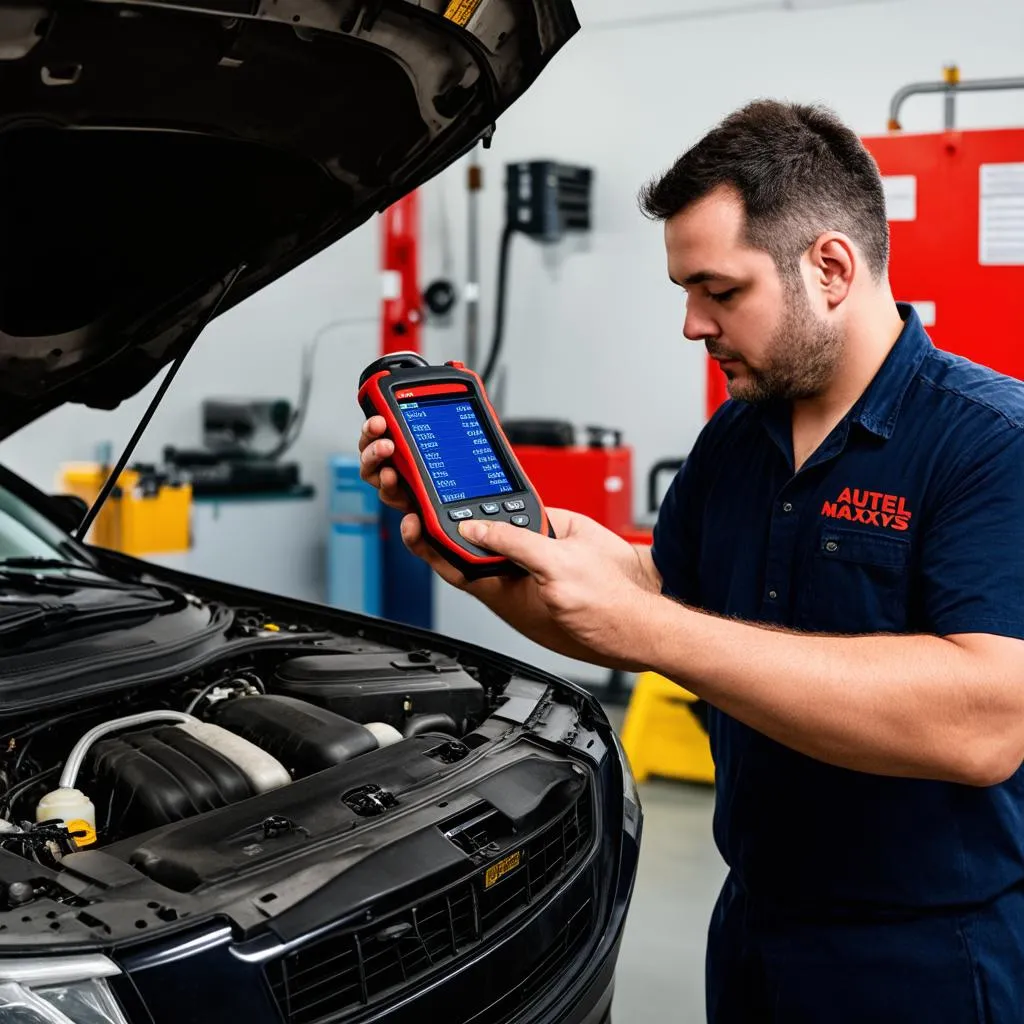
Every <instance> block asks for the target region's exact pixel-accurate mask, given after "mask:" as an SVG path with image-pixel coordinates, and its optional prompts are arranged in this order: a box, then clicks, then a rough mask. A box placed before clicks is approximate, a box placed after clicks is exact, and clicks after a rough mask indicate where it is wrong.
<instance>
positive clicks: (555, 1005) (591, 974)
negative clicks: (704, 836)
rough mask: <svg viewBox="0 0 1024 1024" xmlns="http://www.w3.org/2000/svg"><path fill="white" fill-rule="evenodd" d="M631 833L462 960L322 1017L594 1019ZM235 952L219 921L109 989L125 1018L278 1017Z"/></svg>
mask: <svg viewBox="0 0 1024 1024" xmlns="http://www.w3.org/2000/svg"><path fill="white" fill-rule="evenodd" d="M606 824H611V822H608V821H607V819H606ZM616 824H617V823H616ZM615 831H616V832H617V831H618V830H617V829H616V830H615ZM635 833H636V834H635V835H632V834H630V832H628V831H622V832H621V833H619V836H621V841H620V842H614V843H613V842H611V841H610V840H609V839H608V836H607V833H605V835H604V837H603V839H602V845H603V846H604V847H605V852H606V853H611V852H612V850H613V849H614V850H615V853H616V854H617V856H615V857H614V858H613V859H609V858H603V857H601V856H598V857H596V858H594V859H593V860H592V861H590V862H589V863H588V864H587V865H585V866H584V868H583V869H581V870H580V871H579V872H577V874H576V875H575V876H574V877H573V878H572V879H571V880H568V881H567V882H566V884H565V885H564V886H562V887H561V889H560V890H559V891H558V892H557V893H555V894H553V895H552V896H551V897H550V898H548V899H546V900H545V902H544V904H543V906H538V907H537V908H536V909H535V910H534V911H533V912H532V913H530V914H529V915H527V917H526V918H524V919H522V920H521V921H520V923H519V924H518V925H517V926H516V927H515V929H514V930H513V931H511V932H510V933H508V934H506V935H504V936H503V937H502V938H501V939H500V940H498V941H496V942H493V943H491V944H489V945H488V946H487V947H486V948H485V949H482V950H481V951H480V952H479V953H478V955H477V956H476V957H474V958H473V959H472V960H470V961H469V962H463V963H460V964H458V965H457V966H456V965H453V969H452V970H450V971H449V972H448V973H447V974H445V975H444V976H443V977H441V978H439V979H436V980H434V981H433V982H432V983H430V984H428V985H424V986H418V987H415V988H414V989H411V990H410V992H409V994H408V995H407V996H406V997H404V998H400V999H399V1000H398V1001H397V1002H395V1001H391V1002H389V1003H388V1004H387V1005H384V1006H380V1007H379V1008H373V1007H367V1008H364V1009H363V1010H361V1011H358V1010H357V1011H355V1012H352V1011H349V1012H344V1013H339V1014H337V1015H336V1016H335V1015H331V1014H330V1013H329V1012H328V1013H327V1015H326V1016H325V1017H324V1018H322V1019H323V1020H324V1021H334V1020H337V1021H338V1022H339V1024H340V1022H342V1021H344V1022H346V1024H347V1022H349V1021H352V1022H358V1024H369V1022H370V1021H373V1022H381V1024H422V1022H423V1021H425V1020H447V1021H450V1022H451V1024H460V1022H462V1021H473V1024H478V1022H479V1024H484V1022H486V1024H603V1022H605V1021H606V1020H607V1019H608V1015H609V1012H610V1007H611V1001H612V995H613V990H614V974H615V965H616V961H617V958H618V952H619V947H620V944H621V941H622V935H623V930H624V926H625V920H626V912H627V909H628V906H629V902H630V899H631V896H632V890H633V884H634V881H635V876H636V868H637V861H638V856H639V822H637V827H636V829H635ZM613 834H614V833H613ZM616 848H617V849H616ZM245 948H246V947H245V944H238V943H235V942H234V941H233V940H232V937H231V931H230V929H229V928H226V927H224V926H223V924H220V925H212V924H211V925H209V926H207V927H206V928H203V929H195V930H193V931H191V932H190V933H189V934H187V935H181V936H179V937H178V938H177V940H176V941H175V942H174V943H173V944H171V943H167V944H160V945H159V946H156V947H154V946H149V947H148V948H140V949H139V950H138V952H137V953H135V954H134V955H133V954H128V955H122V956H121V957H119V959H120V962H121V966H122V968H123V970H124V974H123V975H122V976H121V977H120V978H118V979H114V981H115V989H116V991H117V994H118V996H119V997H120V999H121V1001H122V1004H123V1005H124V1006H125V1009H126V1011H127V1013H128V1017H129V1019H130V1020H131V1021H132V1024H143V1022H146V1024H181V1022H182V1021H189V1022H190V1024H206V1022H209V1024H214V1022H217V1024H220V1022H223V1021H226V1020H242V1019H244V1020H245V1021H246V1022H247V1024H282V1021H285V1020H287V1018H286V1016H285V1015H284V1014H283V1013H282V1009H281V1007H279V1005H278V1003H277V1002H276V1000H275V999H274V998H273V996H272V994H271V990H270V986H269V985H268V983H267V979H266V975H265V964H264V963H261V962H258V961H254V960H253V959H250V958H247V957H246V955H245ZM172 994H173V995H172Z"/></svg>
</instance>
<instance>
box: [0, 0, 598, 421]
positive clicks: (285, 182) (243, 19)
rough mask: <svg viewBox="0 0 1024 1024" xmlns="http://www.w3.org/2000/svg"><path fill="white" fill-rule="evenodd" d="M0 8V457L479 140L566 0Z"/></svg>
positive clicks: (567, 7) (130, 380)
mask: <svg viewBox="0 0 1024 1024" xmlns="http://www.w3.org/2000/svg"><path fill="white" fill-rule="evenodd" d="M451 8H452V13H453V15H455V14H456V13H457V12H459V11H461V12H462V14H463V15H464V14H465V13H467V12H468V11H473V14H472V17H471V18H470V19H469V21H468V22H467V23H466V24H465V26H463V25H461V24H459V23H458V22H459V21H460V20H463V18H459V17H455V18H454V20H449V19H448V18H446V17H445V14H446V12H447V11H448V10H449V2H448V0H369V2H367V0H219V2H218V3H217V4H215V5H206V4H204V5H202V6H201V7H197V6H189V7H188V8H185V7H184V6H179V5H175V4H171V3H166V2H163V0H145V2H125V3H107V2H97V0H76V2H64V3H53V4H35V5H24V4H18V5H14V4H8V5H6V6H0V187H2V188H3V194H4V196H5V199H6V201H5V203H4V204H3V207H2V211H0V225H2V227H0V238H2V240H3V244H2V246H0V437H3V436H7V435H8V434H10V433H12V432H13V431H15V430H17V429H18V428H19V427H21V426H23V425H24V424H26V423H28V422H29V421H31V420H33V419H36V418H37V417H39V416H41V415H43V414H44V413H46V412H48V411H50V410H51V409H53V408H55V407H56V406H58V405H61V404H63V403H64V402H78V403H83V404H86V405H90V406H94V407H98V408H113V407H114V406H116V405H117V404H118V403H119V402H121V401H122V400H124V399H125V398H127V397H129V396H131V395H133V394H135V393H136V392H137V391H139V390H140V389H141V388H142V387H143V386H145V384H147V383H148V382H149V381H150V380H151V379H152V378H153V377H154V375H155V374H156V373H157V372H158V371H159V370H160V369H161V368H162V367H163V366H165V365H166V364H167V363H168V362H170V361H171V360H172V359H173V358H174V357H175V356H176V355H177V354H178V353H180V352H181V351H183V350H184V348H185V347H187V345H188V344H189V342H190V341H191V340H192V337H193V335H194V333H195V331H196V330H197V329H198V327H199V326H200V325H201V323H202V321H203V319H204V318H205V317H206V316H208V315H209V312H210V310H211V309H212V308H213V307H214V306H215V304H216V303H217V301H218V299H220V297H221V294H222V292H223V290H224V287H225V284H226V283H227V282H228V281H229V280H230V279H231V277H232V275H233V274H234V273H235V272H236V270H237V268H238V267H239V266H241V265H243V264H244V267H245V269H244V270H243V271H242V272H241V273H240V274H239V276H238V278H237V280H236V281H235V282H234V284H233V285H232V287H231V289H230V292H229V293H228V295H227V297H226V299H225V301H224V302H223V304H222V305H221V306H220V308H219V310H218V312H223V311H224V310H226V309H228V308H230V307H231V306H233V305H235V304H237V303H238V302H240V301H242V300H243V299H245V298H246V297H247V296H249V295H251V294H252V293H253V292H255V291H257V290H259V289H260V288H262V287H264V286H265V285H267V284H269V283H270V282H271V281H273V280H275V279H276V278H278V277H280V276H281V275H282V274H284V273H286V272H287V271H288V270H291V269H292V268H294V267H295V266H296V265H298V264H300V263H302V262H303V261H305V260H306V259H308V258H310V257H311V256H313V255H315V254H316V253H317V252H319V251H321V250H322V249H324V248H325V247H326V246H328V245H330V244H332V243H333V242H335V241H337V240H338V239H339V238H341V237H342V236H343V235H345V234H347V233H348V232H349V231H351V230H352V229H353V228H355V227H356V226H358V225H359V224H361V223H363V222H364V221H365V220H366V219H367V218H369V217H370V216H371V215H372V214H374V213H375V212H377V211H380V210H382V209H384V208H386V207H387V206H388V205H390V204H391V203H392V202H394V201H395V200H396V199H398V198H399V197H400V196H402V195H404V194H405V193H407V192H409V191H410V190H411V189H413V188H415V187H417V186H418V185H420V184H422V183H423V182H424V181H426V180H427V179H429V178H430V177H432V176H433V175H435V174H437V173H438V172H439V171H440V170H442V169H443V168H444V167H446V166H448V165H449V164H450V163H452V162H453V161H454V160H456V159H458V157H460V156H461V155H463V154H464V153H465V152H467V150H469V149H470V148H472V146H473V145H475V144H476V142H477V141H478V140H480V139H481V138H482V137H483V138H486V137H487V136H488V135H489V134H490V132H491V130H492V128H493V125H494V122H495V120H496V118H497V117H498V116H499V115H500V113H501V112H502V111H503V110H504V109H506V108H507V107H508V106H509V104H511V103H512V102H514V100H516V99H517V98H518V97H519V96H520V95H521V94H522V93H523V92H524V91H525V90H526V89H527V88H528V87H529V86H530V84H531V83H532V82H533V81H534V79H535V78H536V77H537V75H538V74H539V73H540V71H541V70H542V69H543V67H544V66H545V64H546V63H547V62H548V61H549V60H550V59H551V57H552V56H553V55H554V54H555V53H556V52H557V51H558V49H560V48H561V46H562V45H563V44H564V43H565V42H566V41H567V40H568V39H569V38H570V36H571V35H572V34H573V33H574V32H575V31H576V30H577V28H578V23H577V21H576V17H575V14H574V12H573V8H572V5H571V2H570V0H478V3H476V4H474V3H473V0H461V2H460V3H459V4H453V5H451Z"/></svg>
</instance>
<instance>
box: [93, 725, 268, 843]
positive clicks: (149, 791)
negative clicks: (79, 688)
mask: <svg viewBox="0 0 1024 1024" xmlns="http://www.w3.org/2000/svg"><path fill="white" fill-rule="evenodd" d="M88 769H89V770H88V775H89V776H90V778H91V784H90V785H89V787H88V791H89V796H90V797H91V798H92V800H93V803H94V804H95V805H96V811H97V815H98V817H99V822H98V824H99V825H100V827H101V828H104V829H105V830H106V831H113V832H117V833H128V834H134V833H137V832H145V831H146V830H148V829H152V828H158V827H160V826H163V825H169V824H170V823H172V822H176V821H182V820H184V819H186V818H191V817H193V816H194V815H197V814H202V813H203V812H204V811H211V810H215V809H217V808H220V807H226V806H227V805H228V804H232V803H234V802H235V801H238V800H244V799H246V798H247V797H250V796H253V795H254V794H255V791H254V789H253V787H252V784H251V783H250V781H249V779H248V778H247V777H246V775H245V773H244V772H243V771H242V770H241V768H239V767H238V766H237V765H236V764H235V763H234V762H233V761H231V760H229V759H228V758H227V757H225V756H224V755H223V754H221V753H220V752H219V751H217V750H215V749H213V748H212V747H209V746H207V745H206V744H205V743H202V742H200V741H199V740H198V739H196V738H195V737H194V736H192V735H190V734H189V733H187V732H185V731H184V730H183V729H179V728H178V727H177V726H174V725H158V726H156V727H154V728H150V729H144V730H140V731H138V732H131V733H125V734H123V735H121V736H117V737H113V738H110V739H105V740H100V741H99V742H97V743H96V744H95V746H93V748H92V750H91V751H90V753H89V760H88Z"/></svg>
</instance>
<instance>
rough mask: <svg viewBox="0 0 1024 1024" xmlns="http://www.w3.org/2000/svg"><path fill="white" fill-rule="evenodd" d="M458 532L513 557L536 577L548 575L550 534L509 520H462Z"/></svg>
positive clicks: (470, 539)
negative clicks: (511, 522) (526, 528)
mask: <svg viewBox="0 0 1024 1024" xmlns="http://www.w3.org/2000/svg"><path fill="white" fill-rule="evenodd" d="M459 533H461V534H462V536H463V537H465V538H466V540H468V541H470V542H471V543H473V544H478V545H479V546H480V547H482V548H487V550H488V551H493V552H494V553H495V554H496V555H504V556H505V557H506V558H509V559H511V560H512V561H513V562H515V563H516V564H517V565H521V566H522V567H523V568H524V569H526V570H527V572H529V573H531V574H532V575H534V576H544V575H546V570H547V568H548V566H549V565H550V560H551V555H552V547H551V545H552V543H553V542H552V540H551V538H550V537H542V536H541V535H540V534H539V533H534V532H533V531H532V530H524V529H523V528H522V527H519V526H511V525H509V524H508V523H486V522H469V523H460V524H459Z"/></svg>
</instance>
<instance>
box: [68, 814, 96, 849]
mask: <svg viewBox="0 0 1024 1024" xmlns="http://www.w3.org/2000/svg"><path fill="white" fill-rule="evenodd" d="M67 825H68V831H69V832H70V833H71V835H72V836H73V837H74V840H75V843H76V844H77V845H78V846H92V844H93V843H95V842H96V829H94V828H93V827H92V825H90V824H89V822H87V821H83V820H82V819H81V818H76V819H75V820H74V821H69V822H68V823H67ZM76 832H81V833H84V835H75V833H76Z"/></svg>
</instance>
